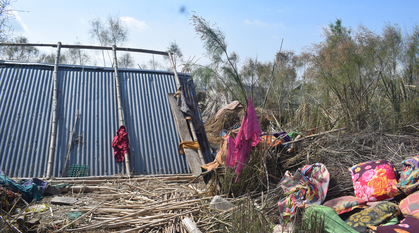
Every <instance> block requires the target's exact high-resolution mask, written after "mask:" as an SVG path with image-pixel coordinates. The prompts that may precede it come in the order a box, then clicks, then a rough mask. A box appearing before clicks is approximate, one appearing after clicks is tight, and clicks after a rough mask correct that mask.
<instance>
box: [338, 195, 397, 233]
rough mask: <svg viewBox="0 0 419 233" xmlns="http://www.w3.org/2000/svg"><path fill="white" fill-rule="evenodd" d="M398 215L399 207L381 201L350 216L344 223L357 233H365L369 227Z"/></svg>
mask: <svg viewBox="0 0 419 233" xmlns="http://www.w3.org/2000/svg"><path fill="white" fill-rule="evenodd" d="M399 213H400V210H399V207H398V206H397V205H396V204H394V203H391V202H388V201H382V202H379V203H378V204H377V205H375V206H373V207H369V208H367V209H364V210H361V211H360V212H358V213H355V214H352V215H351V216H350V217H349V218H348V219H347V220H346V223H347V224H348V225H349V226H351V227H352V228H354V229H355V230H356V231H358V232H365V231H366V230H367V228H368V227H369V226H378V225H380V224H383V223H386V222H387V221H389V220H390V219H392V218H394V217H396V216H397V215H398V214H399Z"/></svg>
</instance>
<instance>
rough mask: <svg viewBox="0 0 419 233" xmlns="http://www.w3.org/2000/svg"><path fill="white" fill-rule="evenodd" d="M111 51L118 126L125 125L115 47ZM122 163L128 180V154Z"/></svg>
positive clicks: (129, 171) (129, 170)
mask: <svg viewBox="0 0 419 233" xmlns="http://www.w3.org/2000/svg"><path fill="white" fill-rule="evenodd" d="M112 50H113V61H114V62H113V66H114V69H115V84H116V85H115V87H116V98H117V104H118V119H119V126H122V125H125V122H124V112H123V110H122V101H121V89H120V87H119V74H118V60H117V58H116V46H115V45H114V46H112ZM124 157H125V159H124V161H125V169H126V172H127V175H128V178H130V175H131V168H130V164H129V156H128V153H125V154H124Z"/></svg>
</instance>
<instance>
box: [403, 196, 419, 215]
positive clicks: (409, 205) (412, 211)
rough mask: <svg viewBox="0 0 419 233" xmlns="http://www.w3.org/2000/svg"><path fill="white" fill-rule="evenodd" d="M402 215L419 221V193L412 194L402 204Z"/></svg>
mask: <svg viewBox="0 0 419 233" xmlns="http://www.w3.org/2000/svg"><path fill="white" fill-rule="evenodd" d="M399 206H400V209H401V211H402V213H403V214H404V215H405V216H406V215H410V216H413V217H416V218H418V219H419V191H418V192H415V193H412V194H410V195H409V196H407V197H406V198H405V199H403V200H402V201H401V202H400V205H399Z"/></svg>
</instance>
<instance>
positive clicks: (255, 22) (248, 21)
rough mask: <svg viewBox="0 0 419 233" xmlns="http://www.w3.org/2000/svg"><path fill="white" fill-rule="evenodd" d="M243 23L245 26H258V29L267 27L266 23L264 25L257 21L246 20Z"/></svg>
mask: <svg viewBox="0 0 419 233" xmlns="http://www.w3.org/2000/svg"><path fill="white" fill-rule="evenodd" d="M244 22H245V23H246V24H247V25H255V26H260V27H266V26H268V25H267V24H266V23H264V22H262V21H259V20H255V21H250V20H248V19H246V20H244Z"/></svg>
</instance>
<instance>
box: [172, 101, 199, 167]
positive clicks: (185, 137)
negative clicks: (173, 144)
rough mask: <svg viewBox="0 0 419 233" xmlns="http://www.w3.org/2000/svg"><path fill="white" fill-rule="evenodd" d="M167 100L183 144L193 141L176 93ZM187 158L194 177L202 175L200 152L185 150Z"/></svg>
mask: <svg viewBox="0 0 419 233" xmlns="http://www.w3.org/2000/svg"><path fill="white" fill-rule="evenodd" d="M167 98H168V99H169V103H170V109H171V110H172V114H173V119H174V121H175V123H176V127H177V129H178V132H179V137H180V140H181V141H182V142H184V141H193V139H192V136H191V134H190V133H189V128H188V125H187V123H186V120H185V118H184V117H183V113H182V112H181V111H180V109H179V107H178V106H177V102H176V99H175V97H174V93H168V94H167ZM185 156H186V160H187V161H188V164H189V168H190V169H191V173H192V175H199V174H201V166H202V164H201V161H200V158H199V155H198V152H196V151H195V150H193V149H189V148H185Z"/></svg>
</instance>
